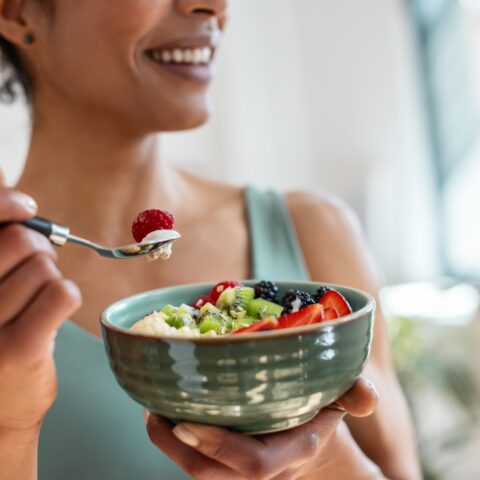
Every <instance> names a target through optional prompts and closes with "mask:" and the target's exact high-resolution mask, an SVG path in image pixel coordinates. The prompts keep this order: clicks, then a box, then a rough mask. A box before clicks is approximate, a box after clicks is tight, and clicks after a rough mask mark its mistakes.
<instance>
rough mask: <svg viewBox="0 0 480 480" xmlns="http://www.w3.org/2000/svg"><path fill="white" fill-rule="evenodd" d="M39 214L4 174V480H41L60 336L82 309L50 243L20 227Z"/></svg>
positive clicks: (0, 243)
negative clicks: (40, 450) (42, 438)
mask: <svg viewBox="0 0 480 480" xmlns="http://www.w3.org/2000/svg"><path fill="white" fill-rule="evenodd" d="M35 213H36V206H35V202H34V201H33V200H32V199H31V198H30V197H28V196H26V195H24V194H22V193H20V192H16V191H15V190H12V189H10V188H7V187H5V186H4V181H3V177H2V175H1V173H0V252H1V255H0V480H20V479H21V480H35V479H36V478H37V445H38V435H39V431H40V425H41V423H42V420H43V417H44V416H45V414H46V413H47V411H48V409H49V408H50V407H51V405H52V404H53V401H54V399H55V395H56V374H55V365H54V361H53V343H54V338H55V332H56V331H57V329H58V328H59V327H60V325H61V323H62V322H63V321H64V320H65V319H66V318H68V317H69V316H70V315H71V314H72V313H73V312H74V311H75V310H76V309H77V308H78V306H79V304H80V294H79V292H78V289H77V288H76V287H75V286H74V285H73V284H72V283H71V282H68V281H66V280H65V279H64V278H63V277H62V275H61V273H60V272H59V270H58V269H57V267H56V264H55V262H56V254H55V251H54V250H53V247H52V245H50V243H49V242H48V240H47V239H46V238H45V237H43V236H41V235H40V234H38V233H36V232H33V231H31V230H28V229H27V228H25V227H22V226H20V225H18V223H19V222H21V221H22V220H27V219H29V218H31V217H32V216H33V215H34V214H35Z"/></svg>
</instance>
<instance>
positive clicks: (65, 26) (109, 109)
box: [28, 0, 228, 132]
mask: <svg viewBox="0 0 480 480" xmlns="http://www.w3.org/2000/svg"><path fill="white" fill-rule="evenodd" d="M39 1H45V0H39ZM50 3H51V6H52V8H51V15H49V16H48V18H47V16H46V13H45V10H44V11H43V15H45V18H44V19H43V20H44V21H38V22H36V24H35V26H34V27H35V28H34V32H33V34H34V35H35V37H36V44H35V48H32V49H30V51H29V54H30V57H29V58H28V61H29V64H30V65H31V69H32V70H33V72H32V75H33V85H34V102H35V105H42V102H41V97H42V94H43V92H46V96H48V97H49V98H52V96H54V98H55V99H56V100H55V101H56V102H57V103H58V102H64V103H65V105H66V106H67V107H68V108H78V109H80V111H85V110H86V111H88V112H89V113H91V114H92V115H95V116H98V115H103V116H105V117H106V118H107V119H109V120H112V121H115V122H118V124H121V126H122V127H123V128H125V127H126V128H130V129H134V130H138V131H141V132H151V131H171V130H182V129H188V128H193V127H196V126H198V125H200V124H202V123H204V122H205V121H206V119H207V118H208V116H209V113H210V111H211V104H210V98H209V95H208V87H209V83H210V81H211V80H212V78H213V76H214V73H215V69H214V66H213V62H212V58H213V55H214V53H215V50H216V48H217V47H218V44H219V40H220V37H221V32H222V30H223V26H224V24H225V18H226V10H227V3H228V0H50ZM38 15H40V13H39V14H38ZM35 30H36V31H35ZM60 105H63V103H60ZM120 122H121V123H120ZM112 126H113V125H112Z"/></svg>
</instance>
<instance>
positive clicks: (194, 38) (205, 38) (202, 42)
mask: <svg viewBox="0 0 480 480" xmlns="http://www.w3.org/2000/svg"><path fill="white" fill-rule="evenodd" d="M220 38H221V32H220V30H215V31H212V32H210V33H203V34H202V33H201V34H195V35H186V36H183V37H178V38H176V39H175V40H169V41H168V42H165V43H162V44H161V45H157V46H154V47H151V48H149V49H148V50H174V49H175V48H182V49H183V48H204V47H210V48H212V49H216V48H217V47H218V45H219V43H220Z"/></svg>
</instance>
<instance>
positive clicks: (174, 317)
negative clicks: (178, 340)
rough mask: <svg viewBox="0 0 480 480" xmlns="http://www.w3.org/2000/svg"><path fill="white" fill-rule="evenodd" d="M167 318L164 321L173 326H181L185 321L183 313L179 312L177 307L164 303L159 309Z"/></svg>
mask: <svg viewBox="0 0 480 480" xmlns="http://www.w3.org/2000/svg"><path fill="white" fill-rule="evenodd" d="M160 312H161V313H163V314H164V315H165V316H166V317H167V318H166V319H165V321H166V322H167V323H168V324H169V325H170V326H171V327H173V328H177V329H178V328H182V327H184V326H185V322H184V319H183V315H181V314H179V309H178V307H174V306H173V305H165V306H164V307H163V308H162V309H161V310H160Z"/></svg>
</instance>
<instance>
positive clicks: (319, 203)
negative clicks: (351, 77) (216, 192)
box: [288, 193, 421, 480]
mask: <svg viewBox="0 0 480 480" xmlns="http://www.w3.org/2000/svg"><path fill="white" fill-rule="evenodd" d="M288 205H289V208H290V212H291V215H292V219H293V222H294V225H295V228H296V231H297V234H298V238H299V241H300V244H301V246H302V249H303V252H304V255H305V259H306V262H307V266H308V269H309V272H310V275H311V277H312V279H313V280H315V281H319V282H328V283H336V284H344V285H348V286H352V287H357V288H359V289H362V290H365V291H367V292H370V293H372V294H373V295H374V296H376V297H378V287H379V278H378V277H379V275H378V272H377V271H376V269H375V266H374V263H373V262H372V259H371V257H370V254H369V249H368V247H367V245H366V242H365V239H364V236H363V232H362V229H361V227H360V224H359V222H358V220H357V218H356V216H355V215H354V214H353V213H352V211H351V209H350V208H349V207H348V206H346V205H345V204H344V203H343V202H341V201H339V200H336V199H334V198H331V197H328V196H326V195H322V194H306V193H292V194H290V195H289V196H288ZM365 375H366V376H367V377H368V378H371V379H372V380H373V382H374V383H375V385H376V387H377V388H378V391H379V393H380V402H379V405H378V407H377V409H376V411H375V413H374V414H373V415H371V416H370V417H368V418H366V419H355V418H351V417H350V418H348V419H347V424H348V426H349V428H350V431H351V432H352V434H353V436H354V438H355V440H356V441H357V442H358V445H359V446H360V448H361V449H362V450H363V452H365V454H366V455H367V456H368V457H369V458H370V459H371V460H372V461H373V462H375V464H377V465H378V466H379V467H380V468H381V469H382V472H383V473H384V474H385V475H386V476H387V477H389V478H392V479H405V480H414V479H417V478H421V475H420V471H419V462H418V458H417V452H416V441H415V436H414V432H413V428H412V423H411V419H410V416H409V412H408V409H407V407H406V402H405V400H404V397H403V394H402V392H401V389H400V387H399V385H398V382H397V379H396V376H395V372H394V370H393V367H392V364H391V360H390V354H389V344H388V338H387V332H386V325H385V321H384V318H383V316H382V314H381V311H380V309H377V316H376V323H375V335H374V340H373V348H372V353H371V357H370V361H369V364H368V366H367V368H366V370H365Z"/></svg>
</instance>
